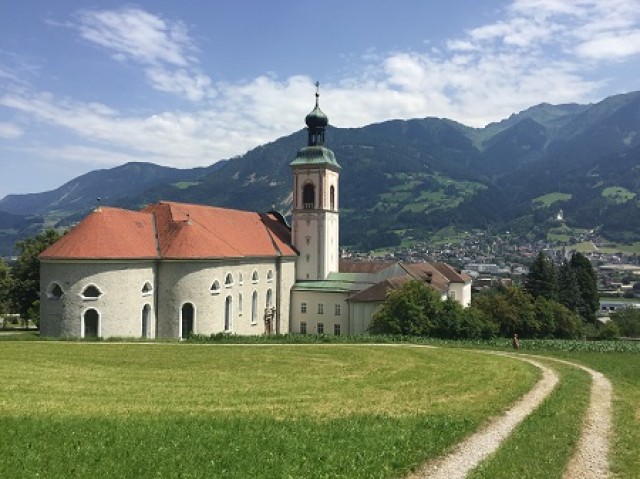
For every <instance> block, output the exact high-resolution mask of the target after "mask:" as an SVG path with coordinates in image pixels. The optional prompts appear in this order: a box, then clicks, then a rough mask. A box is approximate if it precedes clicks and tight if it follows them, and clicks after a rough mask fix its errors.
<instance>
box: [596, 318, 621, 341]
mask: <svg viewBox="0 0 640 479" xmlns="http://www.w3.org/2000/svg"><path fill="white" fill-rule="evenodd" d="M598 332H599V334H598V338H599V339H603V340H614V339H620V328H619V327H618V325H617V324H616V323H614V322H613V321H609V322H607V323H606V324H603V325H602V326H600V328H599V331H598Z"/></svg>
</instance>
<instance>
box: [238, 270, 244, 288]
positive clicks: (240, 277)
mask: <svg viewBox="0 0 640 479" xmlns="http://www.w3.org/2000/svg"><path fill="white" fill-rule="evenodd" d="M242 281H243V277H242V272H240V273H238V283H239V284H240V286H242Z"/></svg>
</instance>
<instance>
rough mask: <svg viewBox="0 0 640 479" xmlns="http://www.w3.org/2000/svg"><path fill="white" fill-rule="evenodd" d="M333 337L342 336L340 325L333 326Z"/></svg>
mask: <svg viewBox="0 0 640 479" xmlns="http://www.w3.org/2000/svg"><path fill="white" fill-rule="evenodd" d="M333 335H334V336H340V325H339V324H334V325H333Z"/></svg>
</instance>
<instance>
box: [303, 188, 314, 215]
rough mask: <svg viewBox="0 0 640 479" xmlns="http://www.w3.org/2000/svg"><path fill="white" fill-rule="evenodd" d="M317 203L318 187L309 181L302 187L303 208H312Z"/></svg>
mask: <svg viewBox="0 0 640 479" xmlns="http://www.w3.org/2000/svg"><path fill="white" fill-rule="evenodd" d="M315 203H316V188H315V186H313V183H307V184H306V185H304V187H303V188H302V209H305V210H312V209H313V208H315Z"/></svg>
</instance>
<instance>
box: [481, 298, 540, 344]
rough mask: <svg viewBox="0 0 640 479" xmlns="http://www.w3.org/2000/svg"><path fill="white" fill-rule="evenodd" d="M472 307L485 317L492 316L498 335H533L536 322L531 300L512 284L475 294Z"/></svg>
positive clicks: (534, 334) (535, 329) (535, 332)
mask: <svg viewBox="0 0 640 479" xmlns="http://www.w3.org/2000/svg"><path fill="white" fill-rule="evenodd" d="M472 307H474V308H476V309H478V310H479V311H480V312H481V313H482V314H483V316H484V317H485V318H492V321H494V322H495V323H496V327H497V332H498V334H500V336H506V337H511V336H513V335H514V334H518V335H521V336H522V337H535V336H536V335H537V330H538V329H539V328H538V323H537V319H536V316H535V308H534V306H533V300H532V297H531V295H530V294H529V293H527V292H526V291H524V290H522V289H520V288H518V287H515V286H512V287H509V288H503V287H501V288H494V289H491V290H489V291H487V292H484V293H482V294H479V295H478V296H476V297H475V298H474V300H473V304H472Z"/></svg>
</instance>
